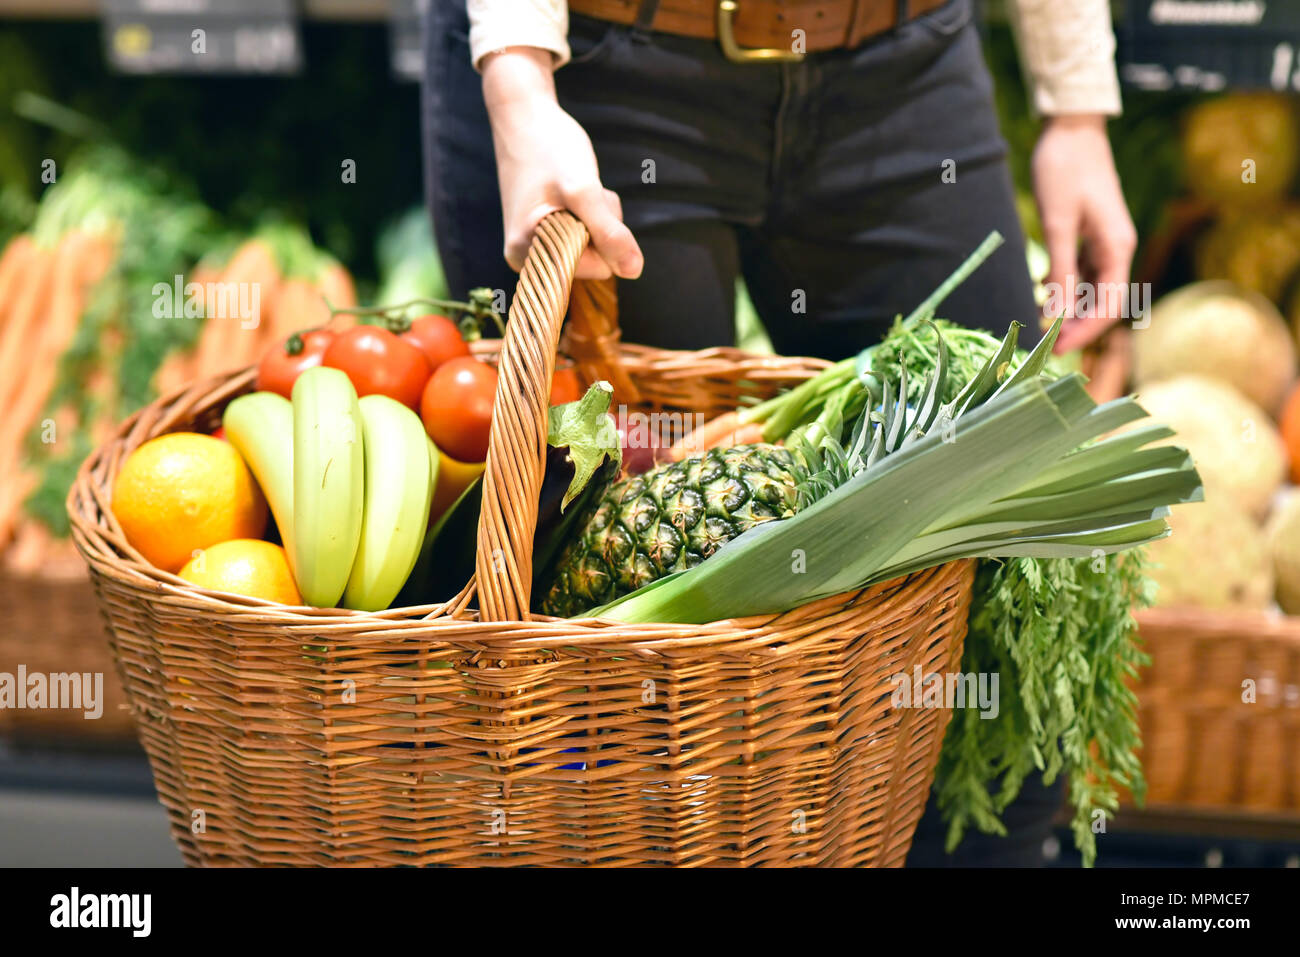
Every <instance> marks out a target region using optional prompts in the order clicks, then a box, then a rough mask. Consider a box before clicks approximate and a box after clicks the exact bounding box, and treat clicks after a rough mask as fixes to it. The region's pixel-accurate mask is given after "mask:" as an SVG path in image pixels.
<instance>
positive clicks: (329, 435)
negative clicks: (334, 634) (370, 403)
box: [291, 366, 365, 608]
mask: <svg viewBox="0 0 1300 957" xmlns="http://www.w3.org/2000/svg"><path fill="white" fill-rule="evenodd" d="M363 445H364V437H363V432H362V424H361V409H360V406H359V404H358V402H357V390H356V389H354V388H353V387H352V383H351V381H349V379H348V377H347V375H346V374H345V373H343V372H342V371H340V370H338V369H331V368H327V367H325V366H316V367H314V368H311V369H307V370H305V371H304V372H303V373H302V374H301V375H299V376H298V380H297V381H296V382H295V383H294V384H293V536H292V549H291V550H292V554H293V559H292V562H293V568H294V576H295V578H296V579H297V581H298V590H299V591H300V592H301V593H302V597H303V600H304V601H305V602H307V604H309V605H315V606H316V607H318V608H332V607H333V606H334V605H336V604H338V601H339V599H340V598H341V597H342V596H343V589H344V588H345V587H346V586H347V583H348V576H349V575H351V573H352V563H353V559H354V558H355V557H356V554H357V545H358V544H359V542H360V540H361V520H362V506H363V503H364V501H365V458H364V453H363Z"/></svg>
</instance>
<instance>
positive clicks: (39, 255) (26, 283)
mask: <svg viewBox="0 0 1300 957" xmlns="http://www.w3.org/2000/svg"><path fill="white" fill-rule="evenodd" d="M55 257H56V250H53V249H45V248H43V247H40V246H35V245H33V246H32V251H31V256H30V259H29V262H28V265H27V269H25V270H24V271H23V275H21V276H20V277H18V279H17V280H16V283H15V289H14V295H13V299H12V306H11V308H10V310H9V312H8V319H7V321H6V322H5V326H4V334H3V336H0V400H3V401H2V402H0V407H3V408H4V409H6V410H8V408H9V403H10V401H11V400H12V398H13V396H15V395H17V394H18V393H19V392H20V391H21V390H22V388H23V383H24V382H25V381H26V378H27V373H28V372H30V371H31V366H32V363H31V348H32V340H33V339H34V338H35V337H36V335H37V333H38V332H39V330H40V322H41V318H42V316H43V315H44V311H45V307H46V305H47V303H48V297H49V295H50V281H51V277H52V275H53V271H54V260H55ZM12 424H13V417H12V416H10V415H6V416H5V422H4V423H0V447H3V444H4V436H5V435H6V434H7V432H8V430H9V428H11V427H12Z"/></svg>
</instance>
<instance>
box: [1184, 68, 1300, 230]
mask: <svg viewBox="0 0 1300 957" xmlns="http://www.w3.org/2000/svg"><path fill="white" fill-rule="evenodd" d="M1298 143H1300V131H1298V130H1297V124H1296V114H1295V110H1294V108H1293V107H1292V104H1291V101H1290V99H1289V98H1288V97H1286V96H1282V95H1279V94H1275V93H1231V94H1228V95H1227V96H1222V97H1219V98H1217V99H1213V100H1207V101H1206V102H1204V103H1200V104H1198V105H1197V106H1195V107H1193V108H1192V109H1190V110H1188V111H1187V114H1186V116H1185V117H1184V121H1183V175H1184V178H1185V179H1186V181H1187V185H1188V186H1189V187H1190V188H1191V190H1192V192H1193V193H1195V194H1196V195H1197V196H1200V197H1202V198H1204V199H1208V200H1210V201H1212V202H1216V203H1225V204H1231V205H1232V206H1235V207H1238V208H1240V207H1242V206H1246V205H1257V206H1259V205H1266V204H1267V203H1269V202H1270V201H1271V200H1273V199H1275V198H1276V197H1278V196H1281V195H1283V194H1284V193H1286V192H1287V190H1288V189H1289V188H1290V187H1291V183H1292V182H1293V181H1294V180H1295V174H1296V165H1297V152H1298V150H1297V144H1298ZM1248 161H1249V162H1248Z"/></svg>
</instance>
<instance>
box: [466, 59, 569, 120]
mask: <svg viewBox="0 0 1300 957" xmlns="http://www.w3.org/2000/svg"><path fill="white" fill-rule="evenodd" d="M554 64H555V59H554V55H553V54H552V53H551V51H550V50H544V49H542V48H541V47H506V48H504V49H501V50H493V51H492V52H491V53H489V54H487V55H486V56H484V57H483V58H482V60H480V61H479V68H480V70H481V71H482V74H483V100H484V102H485V103H486V105H487V108H488V113H489V114H490V115H494V114H495V113H497V112H500V111H503V110H510V109H513V108H516V107H522V108H524V109H528V108H530V107H531V106H532V105H533V104H535V103H536V102H537V101H538V100H548V101H550V102H552V103H554V102H555V77H554Z"/></svg>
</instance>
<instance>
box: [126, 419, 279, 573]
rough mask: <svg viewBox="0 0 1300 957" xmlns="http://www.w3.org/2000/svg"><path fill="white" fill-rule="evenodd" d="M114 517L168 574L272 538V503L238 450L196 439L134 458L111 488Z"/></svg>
mask: <svg viewBox="0 0 1300 957" xmlns="http://www.w3.org/2000/svg"><path fill="white" fill-rule="evenodd" d="M113 514H114V515H115V516H117V520H118V522H119V523H120V524H121V526H122V531H123V532H124V533H125V534H126V540H127V541H128V542H130V543H131V544H132V545H133V546H134V547H135V548H136V549H137V550H138V551H139V552H140V554H141V555H143V556H144V557H145V558H147V559H148V560H149V561H150V562H152V563H153V564H154V565H156V566H158V567H159V568H161V569H163V570H165V571H169V572H174V571H177V570H178V569H180V568H181V567H182V566H183V565H185V563H186V562H188V561H189V560H190V559H191V558H193V557H194V555H195V553H196V552H198V551H200V550H201V549H204V548H207V547H208V546H210V545H216V544H217V543H218V542H225V541H229V540H230V539H232V538H260V537H261V535H262V533H263V532H264V531H266V499H265V498H263V497H262V490H261V489H260V488H258V486H257V481H256V480H255V479H254V478H253V473H251V472H250V471H249V470H248V466H247V465H245V464H244V460H243V459H242V458H240V456H239V453H238V452H237V451H235V447H234V446H233V445H231V444H230V443H229V442H223V441H222V440H221V439H214V438H213V437H212V436H210V435H199V434H198V433H197V432H172V433H170V434H168V435H160V436H158V438H156V439H151V440H149V441H148V442H146V443H145V444H144V445H142V446H140V447H139V448H138V449H136V450H135V451H134V452H132V453H131V454H130V455H129V456H128V457H127V459H126V462H124V463H123V465H122V470H121V471H120V472H118V474H117V481H116V482H115V483H114V484H113Z"/></svg>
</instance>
